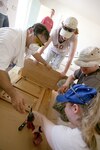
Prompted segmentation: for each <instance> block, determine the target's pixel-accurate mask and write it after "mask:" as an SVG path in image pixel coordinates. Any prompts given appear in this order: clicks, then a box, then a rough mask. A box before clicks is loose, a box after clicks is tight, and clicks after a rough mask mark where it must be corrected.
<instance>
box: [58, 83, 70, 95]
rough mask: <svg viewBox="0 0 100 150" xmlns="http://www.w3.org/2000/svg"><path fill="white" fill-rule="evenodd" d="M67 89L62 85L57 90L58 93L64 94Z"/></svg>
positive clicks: (67, 87)
mask: <svg viewBox="0 0 100 150" xmlns="http://www.w3.org/2000/svg"><path fill="white" fill-rule="evenodd" d="M68 89H69V86H67V85H66V84H63V85H62V86H61V87H60V88H59V89H58V93H61V94H63V93H65V92H66V91H67V90H68Z"/></svg>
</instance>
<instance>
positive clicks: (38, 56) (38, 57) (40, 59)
mask: <svg viewBox="0 0 100 150" xmlns="http://www.w3.org/2000/svg"><path fill="white" fill-rule="evenodd" d="M33 57H34V58H35V59H36V60H37V61H38V62H41V63H42V64H44V65H45V66H47V67H48V68H49V69H50V68H51V66H50V65H49V64H48V63H47V62H46V61H45V60H44V59H43V58H42V57H41V55H40V53H35V54H34V55H33Z"/></svg>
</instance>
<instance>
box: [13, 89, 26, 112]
mask: <svg viewBox="0 0 100 150" xmlns="http://www.w3.org/2000/svg"><path fill="white" fill-rule="evenodd" d="M11 102H12V105H13V107H14V108H15V109H16V110H17V111H19V112H20V113H25V102H24V97H23V95H22V94H20V93H18V92H16V94H15V95H14V96H13V97H11Z"/></svg>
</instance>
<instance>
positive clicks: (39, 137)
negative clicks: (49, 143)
mask: <svg viewBox="0 0 100 150" xmlns="http://www.w3.org/2000/svg"><path fill="white" fill-rule="evenodd" d="M34 120H35V117H34V114H33V112H32V107H31V108H30V111H29V113H28V116H27V119H26V120H25V121H24V122H23V123H22V124H21V125H20V126H19V127H18V130H19V131H21V130H22V129H23V128H24V127H25V125H26V126H27V128H28V129H31V130H32V134H33V143H34V144H35V145H39V144H40V143H41V142H42V141H43V139H42V135H41V133H42V130H41V126H39V128H38V131H34V130H35V125H34V124H33V122H34Z"/></svg>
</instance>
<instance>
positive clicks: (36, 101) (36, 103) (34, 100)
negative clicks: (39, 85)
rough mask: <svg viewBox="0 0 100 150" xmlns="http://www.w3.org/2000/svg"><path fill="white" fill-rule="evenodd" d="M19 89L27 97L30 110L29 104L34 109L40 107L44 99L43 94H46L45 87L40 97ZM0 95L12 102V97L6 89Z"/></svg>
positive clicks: (26, 100)
mask: <svg viewBox="0 0 100 150" xmlns="http://www.w3.org/2000/svg"><path fill="white" fill-rule="evenodd" d="M17 90H18V91H19V93H22V94H23V96H24V97H25V103H26V110H28V108H29V106H32V108H33V110H38V109H39V107H40V105H41V102H42V100H43V95H44V92H45V89H42V94H41V95H40V96H38V97H36V96H33V95H30V94H28V93H26V92H23V91H21V90H19V89H17ZM0 97H1V99H3V100H5V101H7V102H9V103H11V98H10V97H9V95H8V94H7V93H6V92H5V91H2V92H1V93H0Z"/></svg>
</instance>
